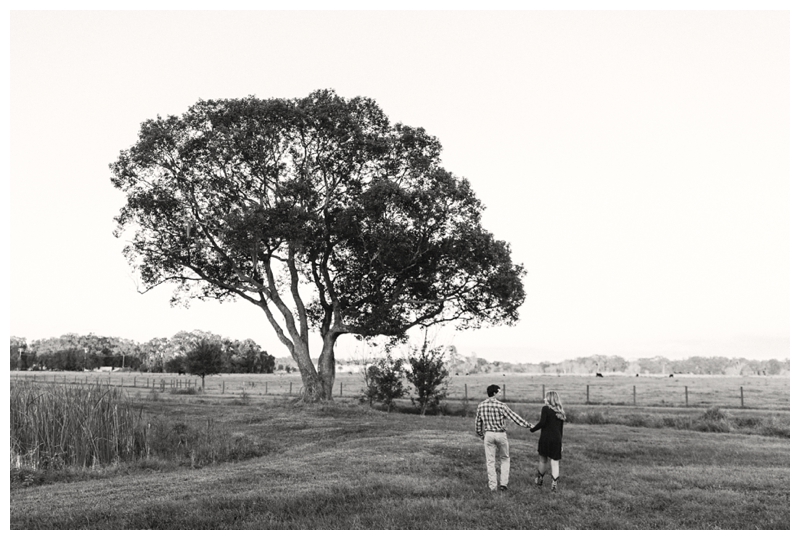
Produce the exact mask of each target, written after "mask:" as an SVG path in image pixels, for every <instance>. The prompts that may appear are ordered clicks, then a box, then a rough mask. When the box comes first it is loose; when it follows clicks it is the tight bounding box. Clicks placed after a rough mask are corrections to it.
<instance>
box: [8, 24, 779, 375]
mask: <svg viewBox="0 0 800 540" xmlns="http://www.w3.org/2000/svg"><path fill="white" fill-rule="evenodd" d="M10 19H11V57H10V58H11V61H10V74H11V84H10V88H11V90H10V104H11V113H10V127H11V129H10V134H11V135H10V161H11V176H10V189H9V191H10V205H9V207H10V227H11V229H10V240H11V241H10V248H9V250H8V253H9V254H10V265H9V266H10V273H9V280H8V281H9V282H10V283H9V288H10V334H11V335H13V336H20V337H25V338H27V339H28V340H29V341H30V340H32V339H39V338H45V337H55V336H59V335H61V334H65V333H68V332H76V333H89V332H93V333H95V334H98V335H108V336H119V337H124V338H130V339H134V340H137V341H146V340H148V339H150V338H153V337H169V336H172V335H174V334H175V333H176V332H178V331H180V330H194V329H199V330H205V331H210V332H214V333H217V334H220V335H222V336H225V337H230V338H234V339H245V338H252V339H254V340H255V341H256V342H258V343H259V344H261V346H262V347H264V348H266V349H267V350H268V351H270V352H271V353H273V354H275V355H276V356H284V355H286V354H288V353H287V351H286V350H285V349H284V348H283V346H282V345H281V344H280V343H279V342H278V340H277V338H275V337H274V335H273V333H272V330H271V328H270V327H269V325H268V323H267V321H266V318H265V317H264V315H263V313H261V312H260V311H259V310H258V309H257V308H255V307H253V306H252V305H249V304H245V303H233V304H222V305H220V304H217V303H212V302H206V303H202V302H199V301H195V302H193V303H192V305H191V307H190V308H189V309H183V308H170V307H169V303H168V299H169V297H170V293H171V289H170V287H169V286H165V287H163V288H161V289H157V290H154V291H151V292H149V293H147V294H145V295H142V294H139V293H138V292H137V276H136V275H135V274H134V273H133V271H132V270H131V269H130V268H129V267H128V266H127V263H126V262H125V260H124V258H123V256H122V254H121V250H122V248H123V243H122V242H121V241H120V240H117V239H115V238H114V237H113V236H112V231H113V229H114V223H113V218H114V216H115V215H116V214H117V213H118V211H119V209H120V208H121V207H122V206H123V204H124V197H123V195H122V194H121V192H118V191H117V190H115V189H114V188H113V186H112V185H111V182H110V180H109V178H110V172H109V169H108V165H109V163H111V162H113V161H115V159H116V158H117V156H118V154H119V152H120V150H122V149H125V148H128V147H130V146H131V145H133V144H134V143H135V141H136V138H137V133H138V129H139V125H140V123H141V122H143V121H144V120H146V119H150V118H154V117H155V116H156V115H161V116H165V115H170V114H176V115H177V114H181V113H183V112H184V111H185V110H186V109H187V108H188V107H189V106H190V105H192V104H193V103H195V102H196V101H197V100H198V99H201V98H202V99H215V98H237V97H243V96H247V95H251V94H252V95H255V96H257V97H260V98H272V97H280V98H296V97H302V96H306V95H308V94H309V93H310V92H311V91H313V90H315V89H320V88H332V89H334V90H335V91H336V92H337V93H339V94H340V95H341V96H343V97H346V98H351V97H355V96H359V95H361V96H368V97H370V98H373V99H375V100H376V101H377V103H378V104H379V105H380V106H381V107H382V108H383V110H384V112H385V113H386V114H387V116H388V117H389V119H390V120H391V121H397V122H403V123H405V124H408V125H411V126H419V127H423V128H425V129H426V130H427V131H428V132H429V133H431V134H432V135H435V136H436V137H438V138H439V140H440V141H441V143H442V146H443V154H442V155H443V162H444V163H443V164H444V166H445V167H446V168H447V169H448V170H450V171H451V172H453V173H454V174H456V175H458V176H461V177H465V178H467V179H468V180H469V181H470V183H471V185H472V187H473V189H474V190H475V192H476V194H477V195H478V197H479V198H480V199H481V200H482V201H483V203H484V204H485V205H486V211H485V213H484V225H485V226H486V228H487V229H488V230H490V231H491V232H492V233H494V235H495V236H496V237H497V238H500V239H503V240H506V241H508V242H509V243H510V244H511V248H512V255H513V258H514V260H515V262H519V263H522V264H524V266H525V267H526V269H527V272H528V273H527V277H526V278H525V289H526V292H527V300H526V302H525V304H524V305H523V307H522V308H521V310H520V321H519V323H518V324H517V325H516V326H514V327H502V328H488V329H483V330H479V331H472V332H468V333H454V332H452V331H449V330H444V331H441V332H440V333H439V335H438V339H439V341H440V343H442V344H446V345H451V344H452V345H455V346H456V347H457V348H458V350H459V352H461V353H463V354H471V353H475V354H477V355H478V356H482V357H484V358H487V359H488V360H491V361H494V360H504V361H532V362H538V361H544V360H549V361H558V360H562V359H566V358H574V357H577V356H586V355H592V354H607V355H614V354H617V355H621V356H624V357H626V358H637V357H650V356H655V355H663V356H667V357H669V358H673V359H678V358H683V357H687V356H692V355H701V356H711V355H721V356H737V357H747V358H757V359H769V358H779V359H783V358H787V357H789V331H790V325H789V311H790V298H789V292H790V291H789V288H790V287H789V286H790V272H789V261H790V204H789V160H790V146H789V127H790V118H789V104H790V94H789V82H790V63H789V52H790V48H789V37H790V32H789V12H788V11H747V12H745V11H702V12H700V11H517V12H512V11H505V12H485V11H464V12H430V11H419V12H410V11H406V12H353V11H340V12H314V11H304V12H277V11H261V12H91V11H88V12H77V11H76V12H46V11H40V12H13V13H11V18H10ZM353 354H360V352H359V350H358V348H357V347H355V345H354V340H352V339H351V338H343V339H340V345H339V346H338V348H337V356H339V357H340V358H346V357H348V356H350V355H353Z"/></svg>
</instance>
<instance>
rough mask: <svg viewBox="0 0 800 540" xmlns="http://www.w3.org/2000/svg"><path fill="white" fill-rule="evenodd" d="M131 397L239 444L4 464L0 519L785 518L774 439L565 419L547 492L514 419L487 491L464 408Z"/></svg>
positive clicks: (367, 523) (307, 523)
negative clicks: (220, 431) (495, 480)
mask: <svg viewBox="0 0 800 540" xmlns="http://www.w3.org/2000/svg"><path fill="white" fill-rule="evenodd" d="M481 384H482V383H481ZM136 393H138V396H139V397H138V398H136V395H135V394H136ZM133 394H134V395H133V399H134V402H135V407H136V408H137V410H138V409H141V410H143V412H144V414H145V415H147V416H148V417H150V418H152V419H153V421H154V422H155V421H156V420H157V419H161V418H168V419H169V420H170V422H171V424H168V425H172V426H178V425H180V426H183V427H182V429H184V430H186V429H188V428H187V426H189V428H191V429H195V430H197V432H202V430H203V429H204V426H208V425H210V424H211V422H212V421H213V423H214V425H216V426H224V427H225V430H226V431H225V436H226V437H228V438H229V439H231V440H236V441H239V442H240V443H241V445H242V448H246V449H247V451H246V452H242V453H239V454H236V453H234V454H231V455H230V456H229V457H228V461H224V462H218V463H215V464H208V465H202V464H197V463H196V462H193V461H190V460H189V459H188V458H185V456H186V453H185V448H182V447H181V446H180V445H181V442H180V441H179V442H177V443H176V446H175V449H174V450H175V454H176V456H179V455H180V456H184V458H180V459H175V460H169V459H166V458H163V457H162V458H159V459H149V460H141V461H138V462H134V463H130V464H120V465H117V466H113V467H107V468H98V469H82V470H71V471H62V472H61V473H60V474H58V475H53V476H49V477H48V476H43V477H41V478H39V479H38V481H37V480H32V479H29V481H21V482H20V481H17V480H15V479H14V477H13V474H14V471H12V489H11V501H10V503H11V505H10V523H11V528H12V529H788V528H789V513H790V512H789V439H788V438H786V437H764V436H760V435H751V434H746V433H741V432H736V433H700V432H697V431H690V430H678V429H670V428H665V427H661V428H648V427H634V426H629V425H619V424H613V423H611V424H572V423H568V424H567V425H566V426H565V433H564V457H563V459H562V468H561V474H562V482H561V486H560V490H559V491H558V492H557V493H555V494H553V493H551V492H549V491H547V490H540V489H539V488H537V487H535V486H534V485H533V468H534V464H535V453H536V452H535V448H536V446H535V445H536V440H537V437H538V434H537V435H532V434H530V433H529V432H528V431H527V430H523V429H522V428H518V427H516V426H515V425H512V427H511V428H510V429H509V438H510V441H511V455H512V465H511V482H510V485H509V487H510V491H509V492H507V493H490V492H489V491H488V489H487V487H486V473H485V468H484V464H483V460H484V458H483V448H482V445H481V443H480V440H479V439H478V438H477V437H476V436H475V435H474V434H473V433H472V429H473V424H472V423H473V418H472V415H471V414H470V415H468V416H467V417H463V416H458V415H455V416H426V417H420V416H418V415H415V414H401V413H392V414H388V413H385V412H382V411H378V410H371V409H368V408H366V407H365V406H363V405H358V404H357V403H355V401H354V400H350V399H342V400H339V401H337V402H336V403H334V404H328V405H318V406H303V407H298V406H293V405H291V404H290V403H289V400H288V399H285V398H283V397H281V396H267V397H262V398H260V399H249V398H243V397H242V396H239V397H236V396H234V395H232V396H230V397H228V396H220V395H212V394H208V393H207V394H205V395H180V394H171V393H169V392H164V393H160V392H156V393H155V394H149V393H148V392H147V391H144V390H134V391H133ZM153 395H155V396H156V397H155V398H154V397H152V396H153ZM530 407H532V410H533V409H534V408H535V407H534V405H533V404H531V405H530ZM567 412H568V414H569V413H570V409H569V407H568V408H567ZM572 412H573V413H575V411H574V410H573V411H572ZM649 414H652V415H655V414H659V413H657V412H650V413H649ZM685 414H697V412H696V411H695V412H690V411H687V412H686V413H685ZM784 415H785V417H786V422H787V423H788V412H787V413H784ZM548 478H549V477H548ZM40 482H42V483H40Z"/></svg>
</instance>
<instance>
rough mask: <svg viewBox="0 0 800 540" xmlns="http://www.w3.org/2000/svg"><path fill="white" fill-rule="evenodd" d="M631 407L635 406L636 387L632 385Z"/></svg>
mask: <svg viewBox="0 0 800 540" xmlns="http://www.w3.org/2000/svg"><path fill="white" fill-rule="evenodd" d="M633 406H634V407H635V406H636V385H635V384H634V385H633Z"/></svg>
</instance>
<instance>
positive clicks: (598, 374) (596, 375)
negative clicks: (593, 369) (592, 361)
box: [594, 373, 603, 377]
mask: <svg viewBox="0 0 800 540" xmlns="http://www.w3.org/2000/svg"><path fill="white" fill-rule="evenodd" d="M594 376H595V377H602V376H603V374H602V373H595V374H594Z"/></svg>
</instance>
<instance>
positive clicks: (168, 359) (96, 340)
mask: <svg viewBox="0 0 800 540" xmlns="http://www.w3.org/2000/svg"><path fill="white" fill-rule="evenodd" d="M201 345H203V346H208V345H212V346H213V347H214V348H215V350H218V351H219V355H218V356H219V365H218V372H219V373H272V372H273V371H274V370H275V357H274V356H273V355H271V354H269V353H268V352H267V351H263V350H261V346H260V345H258V344H257V343H256V342H255V341H253V340H252V339H245V340H232V339H229V338H223V337H221V336H218V335H216V334H212V333H210V332H203V331H199V330H195V331H193V332H185V331H181V332H178V333H177V334H175V335H174V336H172V337H171V338H153V339H151V340H150V341H147V342H145V343H138V342H135V341H133V340H130V339H124V338H118V337H106V336H97V335H94V334H88V335H79V334H65V335H63V336H60V337H57V338H47V339H39V340H33V341H31V342H28V341H27V340H26V339H25V338H21V337H14V336H12V337H11V340H10V347H11V348H10V352H9V359H10V369H11V370H43V369H47V370H57V371H83V370H93V369H97V368H101V367H112V368H126V369H131V370H135V371H142V372H154V373H192V372H193V371H192V370H190V369H188V365H187V362H188V361H190V360H191V357H190V354H191V353H192V352H193V351H196V350H197V349H198V348H200V347H201Z"/></svg>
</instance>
